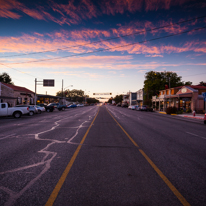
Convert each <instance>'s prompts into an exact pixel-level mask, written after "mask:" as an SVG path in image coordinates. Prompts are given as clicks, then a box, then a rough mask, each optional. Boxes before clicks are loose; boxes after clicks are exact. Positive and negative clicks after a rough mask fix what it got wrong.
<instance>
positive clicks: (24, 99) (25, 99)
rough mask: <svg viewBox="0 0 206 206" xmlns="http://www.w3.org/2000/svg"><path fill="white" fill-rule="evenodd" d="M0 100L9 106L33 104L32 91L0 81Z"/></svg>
mask: <svg viewBox="0 0 206 206" xmlns="http://www.w3.org/2000/svg"><path fill="white" fill-rule="evenodd" d="M0 101H1V102H7V103H8V105H9V106H11V107H13V106H16V105H23V104H27V105H28V104H34V103H35V102H34V92H33V91H31V90H29V89H27V88H25V87H19V86H15V85H12V84H6V83H3V82H0Z"/></svg>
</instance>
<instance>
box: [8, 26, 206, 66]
mask: <svg viewBox="0 0 206 206" xmlns="http://www.w3.org/2000/svg"><path fill="white" fill-rule="evenodd" d="M205 28H206V26H204V27H199V28H196V29H191V30H187V31H184V32H179V33H177V34H171V35H167V36H163V37H157V38H154V39H149V40H144V41H140V42H135V43H130V44H125V45H121V46H116V47H110V48H108V49H100V50H96V51H91V52H84V53H79V54H73V55H69V56H63V57H55V58H49V59H40V60H34V61H27V62H17V63H10V64H25V63H35V62H43V61H50V60H56V59H64V58H69V57H76V56H82V55H85V54H93V53H97V52H102V51H108V50H112V49H117V48H121V47H127V46H132V45H135V44H142V43H146V42H150V41H155V40H159V39H165V38H168V37H172V36H177V35H180V34H185V33H188V32H191V31H197V30H201V29H205Z"/></svg>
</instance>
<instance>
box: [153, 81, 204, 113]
mask: <svg viewBox="0 0 206 206" xmlns="http://www.w3.org/2000/svg"><path fill="white" fill-rule="evenodd" d="M203 92H206V86H199V85H196V86H195V85H189V86H180V87H175V88H170V89H165V90H161V91H160V92H159V95H158V96H153V97H152V103H153V107H154V108H156V109H158V110H159V111H166V109H167V107H176V108H178V109H181V110H183V111H187V110H188V111H189V110H191V111H196V112H203V111H205V104H204V98H203V95H202V93H203Z"/></svg>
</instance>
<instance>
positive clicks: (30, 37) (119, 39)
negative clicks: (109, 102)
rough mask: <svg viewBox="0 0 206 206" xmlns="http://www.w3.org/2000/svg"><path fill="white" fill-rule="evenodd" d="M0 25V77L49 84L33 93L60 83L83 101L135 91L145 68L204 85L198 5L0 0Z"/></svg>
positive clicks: (203, 11) (186, 1)
mask: <svg viewBox="0 0 206 206" xmlns="http://www.w3.org/2000/svg"><path fill="white" fill-rule="evenodd" d="M28 2H29V3H28ZM204 16H205V17H204ZM178 22H179V24H177V23H178ZM180 22H182V23H180ZM0 25H1V30H0V73H2V72H7V73H8V74H9V75H10V76H11V78H12V80H13V82H14V84H15V85H17V86H23V87H27V88H28V89H30V90H32V91H34V80H35V78H37V80H38V81H42V80H43V79H55V87H53V88H48V87H43V86H42V85H38V87H37V93H39V94H45V93H46V92H47V94H50V95H55V94H56V92H57V91H59V90H61V87H62V79H63V80H64V88H66V87H67V88H68V89H82V90H84V91H86V94H89V95H90V96H92V94H93V93H102V92H103V93H105V92H112V96H115V95H117V94H122V93H126V92H128V91H133V92H135V91H137V90H139V89H141V88H143V85H144V76H145V73H146V72H148V71H151V70H153V71H158V72H160V71H173V72H176V73H177V74H178V75H179V76H182V80H183V81H192V82H193V84H194V85H195V84H198V83H199V82H200V81H206V28H203V29H198V28H202V27H206V1H205V0H202V1H200V0H98V1H97V0H62V1H53V0H47V1H44V0H35V1H28V0H0ZM164 26H165V27H164ZM159 27H161V28H160V29H158V28H159ZM195 29H196V30H195ZM182 32H185V33H182ZM179 33H182V34H179ZM175 34H179V35H175ZM166 36H170V37H167V38H161V37H166ZM157 38H159V39H157ZM148 40H149V41H148ZM150 40H152V41H150ZM39 84H40V83H39ZM69 85H73V87H72V88H71V87H69Z"/></svg>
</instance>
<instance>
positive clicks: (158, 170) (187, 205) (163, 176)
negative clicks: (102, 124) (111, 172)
mask: <svg viewBox="0 0 206 206" xmlns="http://www.w3.org/2000/svg"><path fill="white" fill-rule="evenodd" d="M106 110H107V112H108V113H109V114H110V115H111V117H112V118H113V119H114V121H115V122H116V123H117V124H118V125H119V127H120V128H121V129H122V131H123V132H124V133H125V134H126V136H127V137H128V138H129V139H130V140H131V141H132V143H133V144H134V145H135V146H136V147H137V148H138V150H139V152H140V153H141V154H142V156H143V157H144V158H145V159H146V160H147V162H148V163H149V164H150V165H151V166H152V168H153V169H154V170H155V171H156V172H157V174H158V175H159V176H160V177H161V179H162V180H163V181H164V182H165V184H166V185H167V186H168V187H169V189H170V190H171V191H172V192H173V194H174V195H175V196H176V197H177V198H178V199H179V201H180V202H181V203H182V205H184V206H190V204H189V203H188V202H187V200H186V199H185V198H184V197H183V196H182V195H181V194H180V192H179V191H178V190H177V189H176V188H175V186H174V185H173V184H172V183H171V182H170V181H169V179H168V178H167V177H166V176H165V175H164V174H163V173H162V172H161V171H160V169H159V168H158V167H157V166H156V165H155V164H154V163H153V162H152V160H151V159H150V158H149V157H148V156H147V155H146V154H145V153H144V151H143V150H142V149H140V148H139V146H138V145H137V143H136V142H135V141H134V140H133V139H132V137H130V135H129V134H128V133H127V132H126V131H125V130H124V128H123V127H122V126H121V125H120V124H119V122H118V121H117V120H116V119H115V118H114V117H113V116H112V114H111V113H110V112H109V110H108V109H107V108H106Z"/></svg>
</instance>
